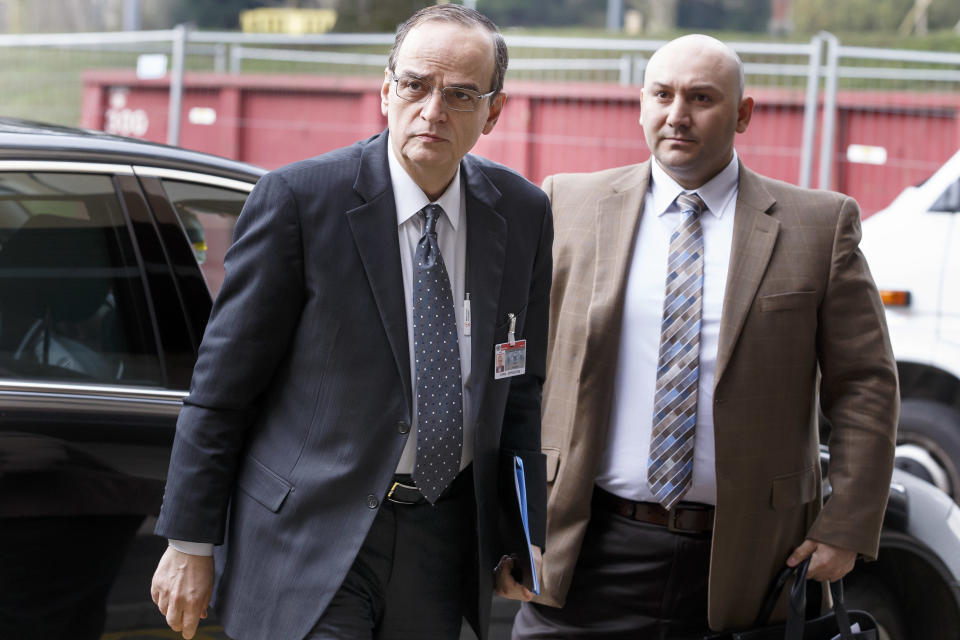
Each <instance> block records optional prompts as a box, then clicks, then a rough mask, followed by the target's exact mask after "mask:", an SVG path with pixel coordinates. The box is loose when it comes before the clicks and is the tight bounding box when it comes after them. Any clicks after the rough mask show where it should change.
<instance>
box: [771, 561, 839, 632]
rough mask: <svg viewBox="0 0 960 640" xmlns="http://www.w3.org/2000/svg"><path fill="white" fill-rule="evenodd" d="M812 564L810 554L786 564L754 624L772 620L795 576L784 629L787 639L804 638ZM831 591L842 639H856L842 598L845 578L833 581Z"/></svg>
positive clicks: (772, 585) (835, 617)
mask: <svg viewBox="0 0 960 640" xmlns="http://www.w3.org/2000/svg"><path fill="white" fill-rule="evenodd" d="M809 567H810V558H807V559H806V560H804V561H803V562H801V563H800V564H798V565H797V566H796V567H784V568H783V569H782V570H781V571H780V573H779V574H777V577H776V579H775V580H774V581H773V584H771V585H770V589H769V591H767V595H766V597H765V598H764V600H763V604H762V606H761V607H760V613H759V614H757V619H756V621H755V622H754V624H753V626H754V627H756V628H760V627H765V626H767V624H768V623H769V622H770V615H771V614H772V613H773V609H774V607H776V605H777V600H779V599H780V594H781V593H782V592H783V589H784V587H785V586H786V585H787V582H788V581H789V580H790V578H791V577H794V576H795V577H796V579H795V580H794V582H793V585H792V586H791V587H790V600H789V602H788V604H789V607H788V612H787V625H786V631H785V633H784V640H803V627H804V622H806V610H807V569H808V568H809ZM830 592H831V593H832V594H833V613H834V619H835V620H836V622H837V628H838V630H839V632H840V637H841V638H842V639H843V640H854V637H853V633H852V632H851V631H850V615H849V614H848V613H847V607H846V605H845V604H844V602H843V580H842V579H841V580H837V581H836V582H831V583H830Z"/></svg>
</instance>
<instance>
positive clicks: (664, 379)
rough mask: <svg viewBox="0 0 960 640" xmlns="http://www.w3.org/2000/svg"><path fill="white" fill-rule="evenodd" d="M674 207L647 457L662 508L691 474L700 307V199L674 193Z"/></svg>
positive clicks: (649, 475)
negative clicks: (676, 221)
mask: <svg viewBox="0 0 960 640" xmlns="http://www.w3.org/2000/svg"><path fill="white" fill-rule="evenodd" d="M677 205H678V206H679V207H680V212H681V213H682V214H683V220H682V222H681V223H680V226H679V227H677V229H676V230H674V232H673V234H672V235H671V236H670V255H669V258H668V261H667V284H666V292H665V296H664V301H663V319H662V321H661V324H660V357H659V360H658V362H657V390H656V395H655V396H654V409H653V411H654V415H653V430H652V433H651V437H650V458H649V460H648V461H647V480H648V482H649V483H650V489H651V491H652V492H653V494H654V496H655V497H656V501H657V502H659V503H660V504H661V505H663V507H664V508H665V509H670V508H671V507H673V505H675V504H676V503H677V502H678V501H679V500H680V498H681V497H682V496H683V494H684V493H686V491H687V489H689V488H690V480H691V478H692V475H693V437H694V431H695V428H696V424H697V384H698V382H699V378H700V318H701V311H702V307H703V232H702V230H701V228H700V214H701V212H702V211H703V208H704V204H703V200H701V199H700V196H698V195H697V194H695V193H694V194H680V195H679V196H677Z"/></svg>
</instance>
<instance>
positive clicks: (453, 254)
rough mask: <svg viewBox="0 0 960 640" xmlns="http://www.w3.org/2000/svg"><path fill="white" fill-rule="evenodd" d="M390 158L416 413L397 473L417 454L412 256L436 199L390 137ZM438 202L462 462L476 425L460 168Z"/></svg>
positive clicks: (409, 470)
mask: <svg viewBox="0 0 960 640" xmlns="http://www.w3.org/2000/svg"><path fill="white" fill-rule="evenodd" d="M387 149H389V161H390V181H391V183H392V184H393V199H394V202H395V203H396V205H397V225H398V235H399V239H400V269H401V270H402V272H403V299H404V300H405V301H406V303H407V341H408V342H409V346H410V380H411V382H412V384H413V404H412V405H411V406H412V407H413V415H412V416H411V421H410V435H409V437H408V438H407V445H406V447H404V449H403V455H401V456H400V463H399V464H398V465H397V473H412V472H413V465H414V462H415V461H416V456H417V371H416V368H417V363H416V360H415V356H414V349H413V257H414V254H415V253H416V251H417V243H418V242H420V236H422V235H423V220H422V218H421V217H420V216H418V215H417V213H418V212H419V211H420V210H421V209H423V208H424V207H425V206H427V205H428V204H431V202H430V199H429V198H427V196H426V194H425V193H424V192H423V189H421V188H420V187H418V186H417V183H415V182H414V181H413V178H411V177H410V176H409V175H408V174H407V172H406V171H404V169H403V167H402V166H401V165H400V161H399V160H397V157H396V156H395V155H394V152H393V145H392V144H391V143H390V141H389V140H388V141H387ZM433 204H438V205H440V206H441V207H442V208H443V211H444V214H445V215H443V216H441V218H440V220H438V221H437V241H438V242H439V244H440V255H442V256H443V263H444V265H445V266H446V267H447V276H449V278H450V288H451V293H452V294H453V300H454V305H453V306H454V312H455V314H456V318H457V342H458V344H459V347H460V377H461V379H460V383H461V385H462V388H463V451H462V452H461V457H460V468H461V469H463V468H464V467H466V466H467V465H468V464H470V462H471V461H472V460H473V431H474V430H473V425H472V424H469V420H468V416H469V415H470V411H469V409H470V396H469V394H468V393H467V390H468V389H469V388H470V336H464V335H463V301H464V300H465V299H466V294H467V290H466V268H467V266H466V265H467V195H466V192H465V191H464V189H463V186H462V183H461V181H460V172H459V171H457V174H456V176H454V178H453V182H451V183H450V186H448V187H447V190H446V191H444V192H443V195H441V196H440V197H439V198H438V199H437V200H436V201H435V202H434V203H433Z"/></svg>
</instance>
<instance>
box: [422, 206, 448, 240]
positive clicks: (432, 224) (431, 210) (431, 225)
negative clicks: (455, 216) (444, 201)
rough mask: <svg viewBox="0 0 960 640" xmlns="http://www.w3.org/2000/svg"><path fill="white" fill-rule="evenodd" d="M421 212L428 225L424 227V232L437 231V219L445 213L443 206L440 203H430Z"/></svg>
mask: <svg viewBox="0 0 960 640" xmlns="http://www.w3.org/2000/svg"><path fill="white" fill-rule="evenodd" d="M420 214H421V215H422V216H423V217H424V218H425V219H426V226H425V227H424V229H423V232H424V233H436V232H437V220H439V219H440V216H441V215H442V214H443V207H441V206H440V205H438V204H428V205H427V206H425V207H424V208H423V209H421V210H420Z"/></svg>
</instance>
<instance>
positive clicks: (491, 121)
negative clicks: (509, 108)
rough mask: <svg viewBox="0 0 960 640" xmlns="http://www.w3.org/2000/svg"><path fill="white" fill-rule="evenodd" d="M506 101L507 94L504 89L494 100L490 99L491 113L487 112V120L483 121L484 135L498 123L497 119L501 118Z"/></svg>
mask: <svg viewBox="0 0 960 640" xmlns="http://www.w3.org/2000/svg"><path fill="white" fill-rule="evenodd" d="M506 101H507V94H505V93H504V92H503V91H501V92H500V93H498V94H497V95H495V96H494V97H493V100H491V101H490V113H488V114H487V121H486V122H484V123H483V133H484V135H486V134H488V133H490V132H491V131H493V125H495V124H497V120H498V119H499V118H500V112H501V111H503V105H504V104H505V103H506Z"/></svg>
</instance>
